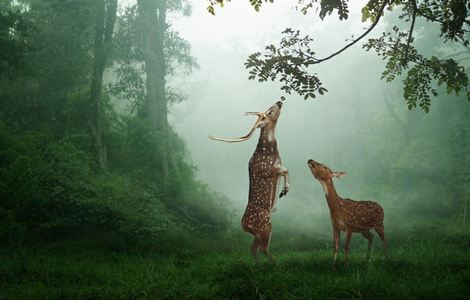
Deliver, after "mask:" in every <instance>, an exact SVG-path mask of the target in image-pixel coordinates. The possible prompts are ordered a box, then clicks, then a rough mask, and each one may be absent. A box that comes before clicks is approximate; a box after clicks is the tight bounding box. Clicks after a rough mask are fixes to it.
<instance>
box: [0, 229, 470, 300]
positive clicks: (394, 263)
mask: <svg viewBox="0 0 470 300" xmlns="http://www.w3.org/2000/svg"><path fill="white" fill-rule="evenodd" d="M375 243H376V244H375V247H374V251H373V253H372V260H371V261H370V262H366V261H365V260H364V255H365V249H366V241H365V240H363V239H360V238H355V237H354V236H353V244H352V249H351V251H352V256H351V263H350V265H349V267H346V266H345V264H344V262H343V261H340V262H339V264H338V266H337V268H336V269H335V268H333V264H332V251H331V247H330V246H329V245H327V244H326V243H325V245H324V246H317V247H316V248H315V249H312V250H308V251H307V250H302V251H299V250H292V249H291V250H289V249H286V248H285V247H284V246H283V247H278V249H276V247H274V245H273V249H272V252H273V254H274V255H275V257H276V260H277V265H276V266H273V265H271V264H270V263H269V262H268V261H267V260H265V259H263V263H262V264H261V266H260V267H256V266H255V265H254V263H253V261H252V258H251V257H250V255H249V253H248V250H244V249H245V248H244V247H245V245H244V244H243V245H241V244H237V245H236V246H235V247H236V249H234V250H225V251H221V252H217V251H211V252H206V253H199V254H194V253H187V254H184V253H177V254H176V253H174V254H166V255H161V254H160V255H157V254H154V253H146V254H139V253H133V254H129V253H118V252H115V251H109V250H104V249H100V250H96V249H87V248H86V247H75V248H73V247H70V246H67V247H64V246H63V245H62V246H57V245H56V246H43V247H40V248H38V247H36V248H34V249H32V248H29V249H26V248H22V249H16V250H14V251H12V250H10V251H7V250H6V249H3V250H1V251H0V261H1V265H0V299H470V251H469V249H470V248H469V245H468V244H467V243H468V237H465V238H462V237H454V238H445V239H440V240H426V239H421V240H413V239H411V238H408V239H406V240H403V241H400V242H398V241H395V242H394V243H393V247H391V249H390V253H391V259H390V260H388V261H385V259H384V256H383V253H382V249H381V247H380V245H379V243H378V239H375ZM273 244H274V243H273ZM242 246H243V247H242ZM242 248H243V249H242ZM340 258H341V259H343V255H341V256H340Z"/></svg>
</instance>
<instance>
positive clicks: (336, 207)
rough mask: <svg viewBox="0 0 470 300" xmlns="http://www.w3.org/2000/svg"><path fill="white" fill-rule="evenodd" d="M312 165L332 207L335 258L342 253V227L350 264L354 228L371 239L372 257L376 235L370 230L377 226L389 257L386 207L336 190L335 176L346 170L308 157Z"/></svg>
mask: <svg viewBox="0 0 470 300" xmlns="http://www.w3.org/2000/svg"><path fill="white" fill-rule="evenodd" d="M308 166H309V168H310V171H311V172H312V174H313V177H315V179H317V180H318V181H319V182H320V184H321V185H322V187H323V190H324V192H325V197H326V201H327V203H328V207H329V209H330V217H331V223H332V225H333V238H334V243H335V244H334V246H335V247H334V261H335V263H336V258H337V256H338V250H339V240H340V235H341V231H345V232H346V242H345V244H344V252H345V255H346V264H348V262H349V260H348V254H349V242H350V240H351V235H352V233H353V232H360V233H362V235H363V236H364V237H365V238H366V239H367V240H368V241H369V244H368V247H367V257H366V259H369V258H370V250H371V247H372V240H373V239H374V236H373V235H372V233H371V232H370V231H369V230H370V229H372V228H373V229H375V231H376V232H377V234H378V235H379V237H380V239H381V240H382V242H383V246H384V252H385V257H386V258H388V254H387V241H386V240H385V235H384V224H383V219H384V211H383V209H382V207H381V206H380V205H379V204H377V203H375V202H372V201H354V200H351V199H343V198H341V197H340V196H338V194H337V193H336V189H335V186H334V185H333V177H337V178H339V177H341V176H343V175H344V174H346V173H345V172H333V171H331V169H330V168H329V167H328V166H326V165H324V164H321V163H319V162H316V161H314V160H313V159H310V160H308Z"/></svg>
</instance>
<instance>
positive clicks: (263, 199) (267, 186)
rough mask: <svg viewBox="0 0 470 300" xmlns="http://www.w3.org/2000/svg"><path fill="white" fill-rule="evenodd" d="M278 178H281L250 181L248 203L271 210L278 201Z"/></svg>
mask: <svg viewBox="0 0 470 300" xmlns="http://www.w3.org/2000/svg"><path fill="white" fill-rule="evenodd" d="M278 178H279V176H275V177H271V178H255V180H250V192H249V195H248V203H250V204H252V205H256V206H259V207H263V208H266V209H271V208H272V207H273V205H274V202H275V199H276V191H277V182H278Z"/></svg>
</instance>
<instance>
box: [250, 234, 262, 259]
mask: <svg viewBox="0 0 470 300" xmlns="http://www.w3.org/2000/svg"><path fill="white" fill-rule="evenodd" d="M253 235H254V240H253V243H252V244H251V247H250V251H251V254H252V255H253V258H254V260H255V263H256V265H259V258H258V249H259V247H260V245H261V236H260V235H259V234H257V233H253Z"/></svg>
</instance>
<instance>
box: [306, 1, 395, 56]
mask: <svg viewBox="0 0 470 300" xmlns="http://www.w3.org/2000/svg"><path fill="white" fill-rule="evenodd" d="M387 4H388V1H387V0H386V1H384V3H383V4H382V6H381V7H380V9H379V12H378V13H377V18H375V20H374V22H373V23H372V25H371V26H370V27H369V29H367V30H366V31H365V32H364V33H363V34H361V35H360V36H359V37H358V38H356V39H354V40H353V41H352V42H351V43H349V44H347V45H346V46H344V47H343V48H341V49H340V50H338V51H336V52H335V53H333V54H331V55H329V56H327V57H325V58H322V59H315V64H319V63H321V62H324V61H325V60H329V59H331V58H333V57H335V56H336V55H338V54H340V53H342V52H344V51H345V50H346V49H348V48H349V47H351V46H353V45H354V44H356V43H357V42H359V41H360V40H361V39H362V38H363V37H365V36H366V35H368V34H369V33H370V32H371V31H372V30H373V29H374V27H375V26H376V25H377V24H378V23H379V20H380V17H381V16H382V14H383V12H384V10H385V6H387Z"/></svg>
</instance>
